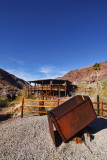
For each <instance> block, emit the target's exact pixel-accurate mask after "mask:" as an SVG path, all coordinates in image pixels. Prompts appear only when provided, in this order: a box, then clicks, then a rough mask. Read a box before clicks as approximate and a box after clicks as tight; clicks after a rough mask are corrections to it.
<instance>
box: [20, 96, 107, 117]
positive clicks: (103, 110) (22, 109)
mask: <svg viewBox="0 0 107 160" xmlns="http://www.w3.org/2000/svg"><path fill="white" fill-rule="evenodd" d="M26 100H28V101H30V102H33V101H35V102H43V104H42V105H29V104H28V105H25V104H24V103H25V101H26ZM44 102H56V105H54V106H52V105H49V106H47V105H44ZM63 102H66V101H65V100H60V99H59V98H58V99H56V100H34V99H24V98H22V105H21V118H23V113H24V112H31V113H47V112H46V111H43V110H41V111H40V110H38V111H35V110H25V109H24V107H36V108H55V107H58V106H59V104H60V103H63ZM92 103H93V104H100V109H95V108H94V110H95V111H100V116H102V117H103V112H107V110H106V109H104V108H103V105H107V103H104V102H103V101H102V100H101V101H100V102H92Z"/></svg>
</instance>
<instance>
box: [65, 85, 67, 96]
mask: <svg viewBox="0 0 107 160" xmlns="http://www.w3.org/2000/svg"><path fill="white" fill-rule="evenodd" d="M66 86H67V85H66V82H65V97H66V96H67V95H66V94H67V93H66V92H67V91H66Z"/></svg>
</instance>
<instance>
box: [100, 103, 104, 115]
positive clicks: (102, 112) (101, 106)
mask: <svg viewBox="0 0 107 160" xmlns="http://www.w3.org/2000/svg"><path fill="white" fill-rule="evenodd" d="M100 104H101V110H100V111H101V117H103V101H102V100H101V101H100Z"/></svg>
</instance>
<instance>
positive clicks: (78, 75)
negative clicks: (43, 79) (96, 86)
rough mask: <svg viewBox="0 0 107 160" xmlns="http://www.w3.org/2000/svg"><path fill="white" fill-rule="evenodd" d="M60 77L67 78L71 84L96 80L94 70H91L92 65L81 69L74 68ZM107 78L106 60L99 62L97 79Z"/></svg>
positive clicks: (88, 82)
mask: <svg viewBox="0 0 107 160" xmlns="http://www.w3.org/2000/svg"><path fill="white" fill-rule="evenodd" d="M60 79H68V80H69V81H71V82H73V84H76V85H78V84H80V83H85V84H90V83H93V82H96V81H97V74H96V71H95V70H93V65H91V66H87V67H84V68H81V69H76V70H72V71H70V72H68V73H67V74H65V75H64V76H62V77H60ZM104 79H107V61H105V62H102V63H100V70H99V71H98V81H101V80H104Z"/></svg>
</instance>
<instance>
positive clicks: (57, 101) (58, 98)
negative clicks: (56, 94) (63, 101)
mask: <svg viewBox="0 0 107 160" xmlns="http://www.w3.org/2000/svg"><path fill="white" fill-rule="evenodd" d="M58 106H59V98H57V107H58Z"/></svg>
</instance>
